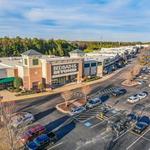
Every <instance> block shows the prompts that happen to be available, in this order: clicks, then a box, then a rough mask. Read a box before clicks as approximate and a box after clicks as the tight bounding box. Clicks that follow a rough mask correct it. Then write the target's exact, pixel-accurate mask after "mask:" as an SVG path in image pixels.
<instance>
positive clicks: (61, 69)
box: [53, 64, 78, 75]
mask: <svg viewBox="0 0 150 150" xmlns="http://www.w3.org/2000/svg"><path fill="white" fill-rule="evenodd" d="M77 70H78V64H65V65H57V66H53V75H59V74H67V73H72V72H76V71H77Z"/></svg>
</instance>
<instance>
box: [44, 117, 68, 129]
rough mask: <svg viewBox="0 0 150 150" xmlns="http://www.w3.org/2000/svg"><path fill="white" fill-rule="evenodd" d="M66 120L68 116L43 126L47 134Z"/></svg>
mask: <svg viewBox="0 0 150 150" xmlns="http://www.w3.org/2000/svg"><path fill="white" fill-rule="evenodd" d="M68 118H69V116H64V117H61V118H59V119H57V120H55V121H53V122H50V123H48V124H47V125H45V127H46V129H47V131H48V132H51V131H52V130H53V129H55V128H57V127H58V126H60V125H61V124H63V123H64V122H65V121H66V120H67V119H68Z"/></svg>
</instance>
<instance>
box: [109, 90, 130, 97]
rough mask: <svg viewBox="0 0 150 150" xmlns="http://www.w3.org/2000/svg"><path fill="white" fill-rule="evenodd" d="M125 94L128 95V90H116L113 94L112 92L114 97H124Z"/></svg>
mask: <svg viewBox="0 0 150 150" xmlns="http://www.w3.org/2000/svg"><path fill="white" fill-rule="evenodd" d="M125 93H127V90H126V89H123V88H122V89H115V90H114V91H113V92H112V95H113V96H116V97H117V96H121V95H124V94H125Z"/></svg>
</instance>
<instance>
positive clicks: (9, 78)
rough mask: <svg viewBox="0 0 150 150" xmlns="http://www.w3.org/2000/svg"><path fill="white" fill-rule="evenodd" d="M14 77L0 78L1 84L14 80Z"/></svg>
mask: <svg viewBox="0 0 150 150" xmlns="http://www.w3.org/2000/svg"><path fill="white" fill-rule="evenodd" d="M14 79H15V78H14V77H7V78H2V79H0V84H5V83H10V82H13V81H14Z"/></svg>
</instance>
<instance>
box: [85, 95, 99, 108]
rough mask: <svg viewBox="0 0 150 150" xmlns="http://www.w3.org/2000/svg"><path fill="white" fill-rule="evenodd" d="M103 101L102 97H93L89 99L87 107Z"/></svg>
mask: <svg viewBox="0 0 150 150" xmlns="http://www.w3.org/2000/svg"><path fill="white" fill-rule="evenodd" d="M101 103H102V102H101V99H100V98H99V97H96V98H93V99H91V100H89V101H88V102H87V103H86V105H85V107H86V108H89V109H90V108H93V107H95V106H98V105H99V104H101Z"/></svg>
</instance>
